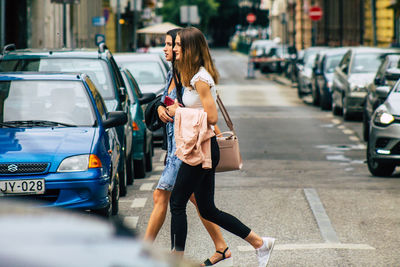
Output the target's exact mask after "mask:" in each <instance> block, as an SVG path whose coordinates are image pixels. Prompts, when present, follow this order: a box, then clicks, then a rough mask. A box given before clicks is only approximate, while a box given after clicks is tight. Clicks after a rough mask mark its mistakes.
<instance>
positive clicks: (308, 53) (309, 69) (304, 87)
mask: <svg viewBox="0 0 400 267" xmlns="http://www.w3.org/2000/svg"><path fill="white" fill-rule="evenodd" d="M324 49H327V47H323V46H313V47H309V48H307V49H305V50H304V55H303V57H302V59H299V61H298V62H297V68H298V75H297V94H298V96H299V97H302V96H304V95H307V94H310V93H311V89H312V75H313V67H314V63H315V57H316V54H317V53H318V52H319V51H321V50H324Z"/></svg>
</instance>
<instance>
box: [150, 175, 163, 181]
mask: <svg viewBox="0 0 400 267" xmlns="http://www.w3.org/2000/svg"><path fill="white" fill-rule="evenodd" d="M158 179H160V175H159V174H157V175H152V176H150V177H149V178H148V179H147V180H148V181H157V180H158Z"/></svg>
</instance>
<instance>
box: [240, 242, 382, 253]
mask: <svg viewBox="0 0 400 267" xmlns="http://www.w3.org/2000/svg"><path fill="white" fill-rule="evenodd" d="M237 248H238V250H239V251H241V252H246V251H254V248H253V247H252V246H238V247H237ZM311 249H356V250H374V249H375V248H374V247H371V246H370V245H367V244H343V243H311V244H275V246H274V250H311Z"/></svg>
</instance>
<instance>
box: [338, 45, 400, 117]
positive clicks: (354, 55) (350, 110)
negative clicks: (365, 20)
mask: <svg viewBox="0 0 400 267" xmlns="http://www.w3.org/2000/svg"><path fill="white" fill-rule="evenodd" d="M399 51H400V50H397V52H399ZM395 52H396V50H393V49H384V48H376V47H350V48H349V50H348V51H347V52H346V54H345V55H344V56H343V58H342V60H341V61H340V63H339V65H338V67H336V69H335V72H334V75H333V80H332V111H333V114H335V115H338V114H343V118H344V119H345V120H349V119H351V118H352V117H353V116H354V115H361V114H362V111H363V105H364V102H365V97H366V96H367V93H368V89H367V88H368V86H369V84H370V83H371V82H372V81H373V79H374V77H375V75H376V72H377V71H378V68H379V66H380V65H381V63H382V61H383V59H384V58H385V56H386V55H387V54H390V53H395Z"/></svg>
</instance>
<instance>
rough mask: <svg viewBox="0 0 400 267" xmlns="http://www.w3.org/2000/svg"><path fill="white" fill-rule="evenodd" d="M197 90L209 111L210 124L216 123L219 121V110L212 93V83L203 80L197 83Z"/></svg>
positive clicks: (202, 102) (207, 111)
mask: <svg viewBox="0 0 400 267" xmlns="http://www.w3.org/2000/svg"><path fill="white" fill-rule="evenodd" d="M195 86H196V91H197V93H198V94H199V96H200V101H201V104H202V105H203V108H204V111H205V112H206V113H207V122H208V124H211V125H215V124H217V122H218V111H217V106H216V105H215V101H214V98H213V97H212V95H211V90H210V85H208V84H207V83H206V82H203V81H197V82H196V83H195Z"/></svg>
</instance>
